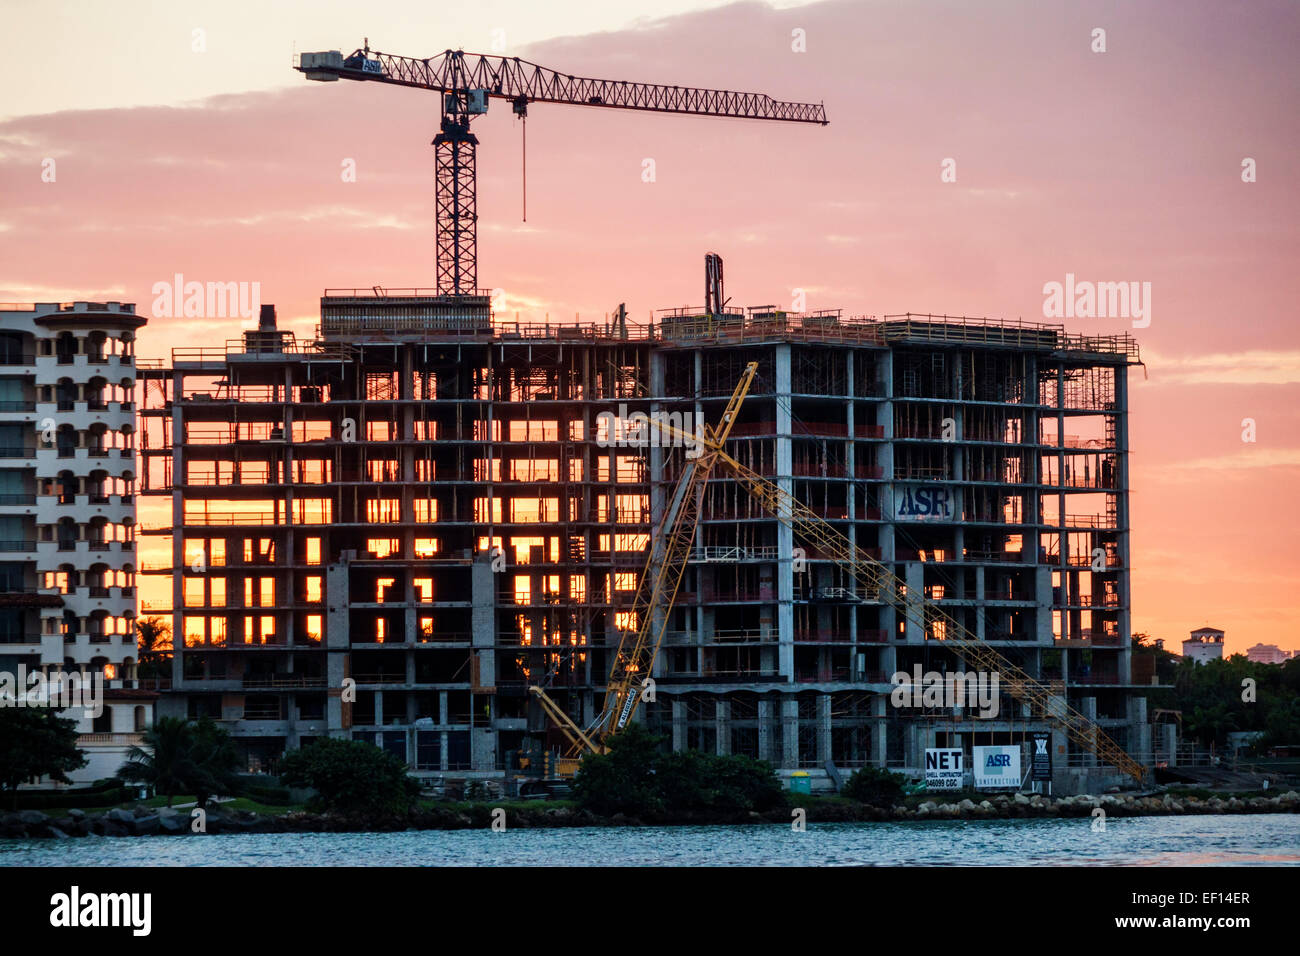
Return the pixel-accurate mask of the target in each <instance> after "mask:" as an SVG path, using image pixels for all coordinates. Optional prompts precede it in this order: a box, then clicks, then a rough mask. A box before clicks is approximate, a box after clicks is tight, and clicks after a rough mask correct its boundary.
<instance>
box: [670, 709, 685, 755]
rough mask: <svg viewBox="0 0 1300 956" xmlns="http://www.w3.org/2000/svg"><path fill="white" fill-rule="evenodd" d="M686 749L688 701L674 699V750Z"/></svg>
mask: <svg viewBox="0 0 1300 956" xmlns="http://www.w3.org/2000/svg"><path fill="white" fill-rule="evenodd" d="M685 749H686V701H684V700H680V699H679V698H676V697H674V698H673V750H674V751H675V752H680V751H682V750H685Z"/></svg>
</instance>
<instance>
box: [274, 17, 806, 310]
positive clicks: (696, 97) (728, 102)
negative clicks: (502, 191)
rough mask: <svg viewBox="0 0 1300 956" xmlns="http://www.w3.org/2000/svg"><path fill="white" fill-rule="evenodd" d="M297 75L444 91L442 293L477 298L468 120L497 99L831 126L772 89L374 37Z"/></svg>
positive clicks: (437, 189) (519, 105) (523, 104)
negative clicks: (391, 48) (552, 64)
mask: <svg viewBox="0 0 1300 956" xmlns="http://www.w3.org/2000/svg"><path fill="white" fill-rule="evenodd" d="M296 69H297V70H298V71H299V72H301V73H303V74H304V75H306V77H307V78H308V79H311V80H326V81H328V80H338V79H339V78H343V79H347V80H370V81H374V82H378V83H388V84H391V85H395V86H406V87H413V88H415V89H421V90H433V91H436V92H438V93H441V94H442V119H441V123H440V129H439V132H438V134H437V136H436V137H434V140H433V146H434V167H435V174H434V198H435V203H434V205H435V209H436V216H435V236H436V242H435V245H436V250H437V256H436V257H437V288H438V293H439V294H440V295H475V294H479V293H478V290H477V289H476V286H477V283H478V247H477V243H478V239H477V236H478V211H477V206H476V196H477V186H476V180H477V170H476V161H475V157H476V150H477V147H478V138H477V137H476V136H475V135H474V134H473V133H472V132H471V131H470V123H471V122H472V121H473V120H474V118H475V117H477V116H480V115H482V114H483V113H486V112H487V109H488V101H489V100H491V99H503V100H509V101H510V104H511V108H512V109H513V111H514V113H515V115H516V116H519V117H527V115H528V104H529V103H564V104H567V105H570V106H590V107H598V108H603V109H620V110H641V111H644V112H651V113H687V114H694V115H697V116H722V117H733V118H738V119H754V120H777V121H782V122H789V123H817V124H820V125H823V126H824V125H826V122H827V120H826V110H825V108H824V107H823V106H822V105H821V104H820V103H791V102H786V101H783V100H775V99H773V98H772V97H770V96H767V95H766V94H764V93H741V92H735V91H732V90H711V89H701V88H697V87H691V86H671V85H667V84H661V83H633V82H629V81H627V80H598V79H591V78H590V77H584V76H573V75H572V74H567V73H560V72H558V71H556V70H552V69H548V68H547V67H544V66H539V65H538V64H536V63H530V62H529V61H527V60H521V59H519V57H505V56H488V55H484V54H481V53H466V52H464V51H463V50H447V51H445V52H443V53H440V54H439V55H437V56H433V57H427V58H424V59H417V58H415V57H409V56H397V55H395V54H392V53H380V52H378V51H376V50H371V49H370V44H369V41H367V42H366V44H365V45H364V46H363V47H362V48H361V49H358V50H355V51H354V52H353V53H352V54H351V55H349V56H347V57H344V56H343V54H342V53H341V52H340V51H338V50H331V51H328V52H324V53H304V54H302V55H301V57H300V59H299V61H298V66H297V67H296Z"/></svg>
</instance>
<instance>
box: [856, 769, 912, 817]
mask: <svg viewBox="0 0 1300 956" xmlns="http://www.w3.org/2000/svg"><path fill="white" fill-rule="evenodd" d="M906 781H907V778H906V777H904V776H903V775H902V774H901V773H890V772H889V771H888V770H884V769H882V768H880V767H863V768H862V769H861V770H859V771H857V772H856V773H854V774H853V776H851V777H849V781H848V783H846V784H845V785H844V790H843V791H842V792H843V794H844V796H846V797H849V798H850V799H852V800H857V801H858V802H859V803H869V804H871V805H872V806H877V807H879V806H892V805H893V804H894V802H895V801H897V800H898V799H899V798H901V797H902V796H903V784H904V783H905V782H906Z"/></svg>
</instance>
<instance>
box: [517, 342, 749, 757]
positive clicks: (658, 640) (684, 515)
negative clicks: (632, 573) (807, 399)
mask: <svg viewBox="0 0 1300 956" xmlns="http://www.w3.org/2000/svg"><path fill="white" fill-rule="evenodd" d="M757 374H758V363H757V362H750V363H749V364H748V365H747V366H746V367H745V371H744V372H743V373H742V374H741V376H740V381H739V382H738V383H737V385H736V387H735V389H734V390H733V391H732V393H731V398H730V399H729V400H728V401H727V406H726V408H725V409H723V412H722V416H721V417H720V418H719V419H718V424H717V425H715V426H712V427H708V428H707V429H706V430H705V434H704V435H703V436H698V435H689V434H686V433H684V432H681V431H680V430H678V429H674V428H672V427H671V426H667V425H662V424H658V423H656V424H657V427H660V428H663V429H664V430H666V431H668V432H670V433H674V434H675V435H676V437H679V438H681V439H682V440H683V441H686V442H691V443H698V445H699V446H700V449H701V450H700V452H699V454H697V455H696V456H695V457H694V458H691V457H689V456H688V457H687V459H686V468H685V469H684V470H683V472H682V475H681V477H680V478H679V479H678V481H677V484H676V485H675V486H674V488H673V493H672V496H671V497H670V498H669V500H668V503H667V506H666V507H665V508H664V514H663V517H662V518H661V519H660V521H659V525H658V527H657V528H656V530H655V531H654V533H652V534H651V535H650V542H649V548H648V550H647V554H646V563H645V568H644V569H643V570H642V572H641V580H640V582H639V583H638V585H637V592H636V597H635V599H634V600H633V602H632V619H633V623H634V625H635V628H636V630H631V629H630V628H629V629H624V630H623V632H622V637H621V638H620V639H619V645H618V649H617V650H616V651H615V654H614V659H613V661H612V663H611V665H610V673H609V680H608V683H607V684H606V689H605V703H604V706H603V708H602V709H601V712H600V715H599V716H598V717H597V718H596V721H595V723H594V725H593V727H592V730H591V732H590V733H588V732H587V731H584V730H583V729H582V728H580V727H579V726H578V725H577V724H576V723H575V722H574V721H573V720H572V719H571V718H570V717H569V715H568V714H566V713H565V712H564V710H563V709H562V708H561V707H560V706H559V705H558V704H556V703H555V701H554V700H553V699H552V698H551V697H550V695H548V694H547V693H546V691H545V690H543V689H542V688H541V687H537V686H533V687H530V688H529V691H530V692H531V693H532V694H533V696H535V697H536V698H537V699H538V700H539V701H540V702H541V705H542V709H543V710H544V711H545V712H546V714H547V716H548V717H550V718H551V719H552V721H554V722H555V723H556V725H557V726H558V727H559V728H560V731H561V732H562V733H563V734H564V735H565V737H567V738H568V740H569V742H570V744H571V745H572V748H573V752H577V753H590V752H595V753H599V752H601V751H603V750H604V743H603V741H604V739H605V738H606V737H608V736H609V735H610V734H615V733H618V732H619V731H621V730H623V729H624V728H625V727H626V726H627V724H628V721H630V720H631V719H632V715H633V714H635V713H636V709H637V707H638V706H639V705H640V703H641V696H642V687H643V685H644V681H645V679H646V678H647V677H649V676H650V675H651V673H652V672H653V670H654V662H655V658H656V657H657V656H658V654H659V648H660V646H662V644H663V639H664V632H665V631H666V629H667V627H668V612H669V611H670V610H671V609H672V606H673V602H674V601H676V599H677V591H678V589H679V588H680V587H681V583H682V576H683V575H684V574H685V573H686V564H687V562H688V560H689V559H690V553H691V546H692V544H693V543H694V541H695V529H696V526H697V525H698V524H699V518H700V511H699V503H700V497H701V495H702V493H703V490H704V486H705V485H706V484H707V483H708V481H709V476H710V475H711V474H712V473H713V469H714V466H715V465H716V464H717V463H718V461H719V460H720V459H721V458H725V457H726V455H725V453H724V452H723V451H722V446H723V445H724V443H725V442H726V440H727V436H728V435H730V434H731V427H732V426H733V425H734V424H735V422H736V416H737V414H738V413H739V412H740V406H741V404H742V403H743V402H744V401H745V396H746V395H747V394H749V388H750V386H751V385H752V384H753V381H754V376H755V375H757Z"/></svg>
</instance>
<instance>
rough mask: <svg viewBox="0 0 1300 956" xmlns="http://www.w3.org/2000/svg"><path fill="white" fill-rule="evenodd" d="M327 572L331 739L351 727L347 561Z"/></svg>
mask: <svg viewBox="0 0 1300 956" xmlns="http://www.w3.org/2000/svg"><path fill="white" fill-rule="evenodd" d="M322 557H323V556H322ZM324 570H325V594H324V597H325V609H326V610H325V677H326V686H327V687H328V688H329V690H328V691H327V696H326V699H325V728H326V731H327V732H328V733H329V735H330V736H331V737H346V736H348V728H349V727H351V725H352V704H351V703H345V702H344V701H343V699H342V694H343V681H344V679H345V678H347V677H349V676H350V674H351V671H350V662H351V655H350V653H349V649H350V640H351V638H350V632H349V622H348V607H349V584H348V562H347V559H346V557H345V558H344V559H343V560H342V561H340V562H338V563H336V564H330V565H327V566H326V567H325V569H324Z"/></svg>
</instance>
